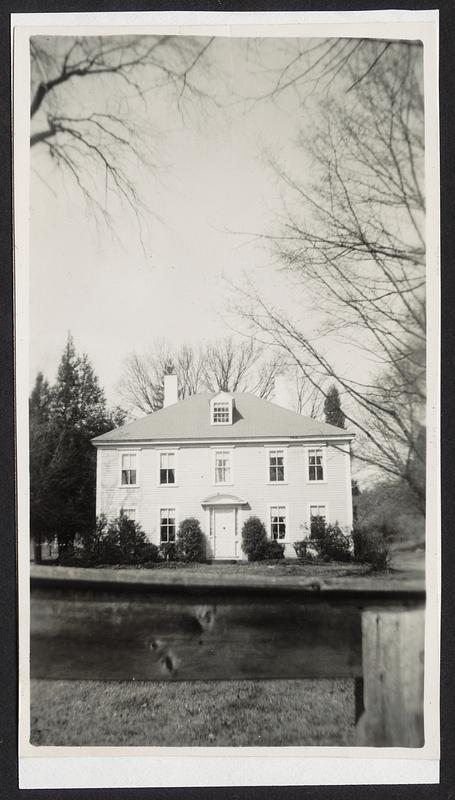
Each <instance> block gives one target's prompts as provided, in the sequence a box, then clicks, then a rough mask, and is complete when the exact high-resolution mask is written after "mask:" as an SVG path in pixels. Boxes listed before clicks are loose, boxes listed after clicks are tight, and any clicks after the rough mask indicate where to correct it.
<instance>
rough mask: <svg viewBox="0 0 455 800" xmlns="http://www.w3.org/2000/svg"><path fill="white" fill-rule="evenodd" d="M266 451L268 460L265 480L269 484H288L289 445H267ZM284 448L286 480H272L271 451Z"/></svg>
mask: <svg viewBox="0 0 455 800" xmlns="http://www.w3.org/2000/svg"><path fill="white" fill-rule="evenodd" d="M264 449H265V452H266V462H265V470H266V472H265V482H266V484H267V485H268V486H287V484H288V447H287V445H277V446H276V447H273V445H270V446H269V445H267V447H265V448H264ZM276 450H282V451H283V466H284V481H271V480H270V453H271V452H272V451H276Z"/></svg>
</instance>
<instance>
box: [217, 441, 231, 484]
mask: <svg viewBox="0 0 455 800" xmlns="http://www.w3.org/2000/svg"><path fill="white" fill-rule="evenodd" d="M221 451H223V452H224V451H228V452H229V453H230V456H231V480H230V481H229V482H224V483H221V482H220V481H217V480H216V454H217V453H220V452H221ZM212 453H213V454H212V476H213V486H234V448H233V447H230V446H229V447H223V446H220V447H214V448H213V451H212Z"/></svg>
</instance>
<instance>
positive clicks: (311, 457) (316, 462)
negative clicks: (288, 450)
mask: <svg viewBox="0 0 455 800" xmlns="http://www.w3.org/2000/svg"><path fill="white" fill-rule="evenodd" d="M308 480H309V481H323V480H324V453H323V450H322V447H314V448H312V449H310V450H308Z"/></svg>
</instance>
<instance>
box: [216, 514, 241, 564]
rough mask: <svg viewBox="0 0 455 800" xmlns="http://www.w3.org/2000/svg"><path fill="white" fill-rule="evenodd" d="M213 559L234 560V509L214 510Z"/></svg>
mask: <svg viewBox="0 0 455 800" xmlns="http://www.w3.org/2000/svg"><path fill="white" fill-rule="evenodd" d="M214 512H215V526H214V527H215V531H214V533H215V542H214V544H215V548H214V550H215V552H214V556H215V558H235V557H236V546H235V509H234V508H215V509H214Z"/></svg>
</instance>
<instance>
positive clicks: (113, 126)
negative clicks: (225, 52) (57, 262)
mask: <svg viewBox="0 0 455 800" xmlns="http://www.w3.org/2000/svg"><path fill="white" fill-rule="evenodd" d="M211 41H212V40H211V39H209V38H206V39H202V38H201V39H197V38H193V37H187V36H184V37H179V36H167V35H162V36H158V35H157V36H149V35H147V36H138V35H128V36H88V37H72V36H34V37H32V38H31V39H30V57H31V103H30V116H31V121H32V126H31V137H30V145H31V147H37V146H41V147H45V148H46V149H47V151H48V153H49V155H50V156H51V158H52V159H53V160H54V161H55V162H56V163H57V164H58V165H59V166H60V167H62V168H64V169H65V170H66V172H67V173H68V174H69V175H70V176H71V177H72V178H73V180H74V182H75V184H76V185H77V186H78V187H79V189H80V191H81V192H82V194H83V195H84V197H85V199H86V201H87V202H88V204H89V206H90V209H91V211H92V212H93V213H94V214H95V215H96V216H97V217H98V218H100V217H101V218H102V219H103V220H104V221H106V222H111V221H112V220H111V214H110V211H109V207H108V197H109V196H111V197H112V195H115V196H116V198H117V199H119V200H120V201H123V202H124V203H125V204H126V206H127V207H128V208H129V209H130V210H131V211H132V212H133V214H134V215H135V217H136V219H137V220H138V221H140V220H141V215H142V214H143V213H144V211H145V209H146V207H145V204H144V202H143V200H142V199H141V197H140V196H139V193H138V191H137V188H136V186H135V182H134V179H133V177H132V175H133V171H132V167H133V166H134V167H135V168H137V166H141V167H142V168H143V167H153V166H154V162H155V153H154V151H153V144H154V142H155V140H156V136H157V128H158V125H159V123H160V122H161V120H160V119H158V118H157V114H156V113H154V100H155V98H156V96H157V93H158V92H159V91H161V90H168V91H170V92H171V93H172V95H173V97H174V99H175V102H176V103H177V106H178V107H179V109H181V110H183V109H184V105H183V104H184V101H185V99H186V98H190V97H191V98H193V99H194V98H202V97H204V96H205V93H204V90H203V89H202V88H201V86H199V85H198V83H197V78H196V73H197V72H198V71H199V72H200V71H201V70H203V69H204V64H205V54H206V52H207V50H208V48H209V47H210V44H211ZM81 84H82V85H81ZM140 111H142V113H140Z"/></svg>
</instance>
